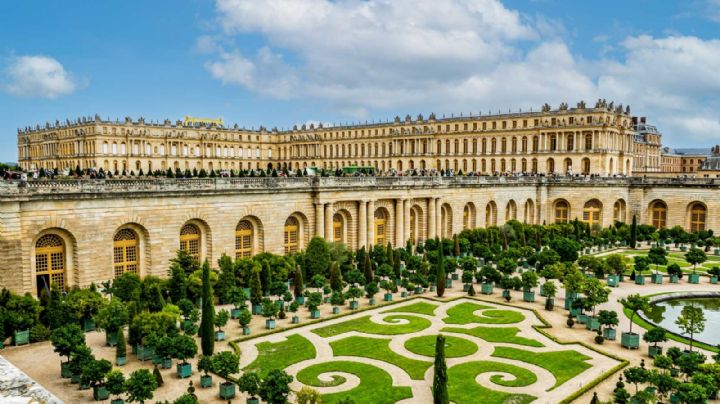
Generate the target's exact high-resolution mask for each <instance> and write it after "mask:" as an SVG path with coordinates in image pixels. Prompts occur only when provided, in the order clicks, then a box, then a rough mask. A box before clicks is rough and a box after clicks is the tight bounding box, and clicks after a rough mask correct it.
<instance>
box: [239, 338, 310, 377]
mask: <svg viewBox="0 0 720 404" xmlns="http://www.w3.org/2000/svg"><path fill="white" fill-rule="evenodd" d="M256 346H257V349H258V357H257V358H256V359H255V360H254V361H252V363H250V364H249V365H247V366H246V367H245V369H244V370H252V371H257V372H259V373H260V374H261V375H262V376H264V375H265V374H266V373H267V372H269V371H270V370H272V369H285V368H286V367H288V366H290V365H292V364H294V363H298V362H302V361H304V360H308V359H313V358H315V354H316V352H315V346H314V345H313V344H312V343H311V342H310V341H308V340H307V339H306V338H304V337H303V336H301V335H297V334H293V335H290V336H288V337H287V339H286V340H285V341H282V342H277V343H274V344H273V343H271V342H261V343H259V344H257V345H256Z"/></svg>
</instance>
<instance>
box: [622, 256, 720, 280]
mask: <svg viewBox="0 0 720 404" xmlns="http://www.w3.org/2000/svg"><path fill="white" fill-rule="evenodd" d="M620 254H622V255H625V256H627V257H630V258H634V257H637V256H647V251H643V250H638V251H623V252H621V253H620ZM706 254H708V256H707V258H708V259H707V261H705V262H703V263H702V264H698V266H697V272H705V271H707V270H709V269H712V268H713V267H714V266H720V257H718V256H715V255H710V254H712V253H706ZM666 258H667V260H668V265H670V264H677V265H678V266H679V267H680V268H681V269H682V271H683V272H684V273H692V265H691V264H688V262H687V261H685V253H675V252H673V253H670V254H669V255H668V256H667V257H666ZM627 267H628V271H627V272H628V273H630V272H632V270H633V263H632V262H630V263H628V265H627ZM650 269H651V270H652V271H654V270H655V265H650ZM658 271H660V272H667V266H666V265H658ZM648 273H649V272H648ZM645 274H647V273H645Z"/></svg>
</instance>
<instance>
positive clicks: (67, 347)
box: [50, 324, 85, 379]
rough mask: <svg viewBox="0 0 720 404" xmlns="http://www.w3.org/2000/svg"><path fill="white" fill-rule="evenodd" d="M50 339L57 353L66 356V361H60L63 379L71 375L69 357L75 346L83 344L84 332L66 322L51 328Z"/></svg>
mask: <svg viewBox="0 0 720 404" xmlns="http://www.w3.org/2000/svg"><path fill="white" fill-rule="evenodd" d="M50 341H51V342H52V345H53V347H55V352H57V354H58V355H60V356H66V357H67V358H68V360H67V362H62V361H60V376H61V377H62V378H65V379H67V378H69V377H71V376H72V371H71V370H70V358H71V355H72V353H73V352H74V351H75V349H76V348H77V347H80V346H84V345H85V334H84V333H83V331H82V329H80V327H79V326H77V325H75V324H66V325H64V326H62V327H60V328H56V329H55V330H53V332H52V334H50Z"/></svg>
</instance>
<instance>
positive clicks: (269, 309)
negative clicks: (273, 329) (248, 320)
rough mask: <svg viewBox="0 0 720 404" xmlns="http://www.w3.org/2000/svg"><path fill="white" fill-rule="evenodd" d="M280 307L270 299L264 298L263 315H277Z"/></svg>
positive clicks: (271, 316)
mask: <svg viewBox="0 0 720 404" xmlns="http://www.w3.org/2000/svg"><path fill="white" fill-rule="evenodd" d="M278 311H279V307H278V306H277V305H276V304H275V303H273V302H272V301H271V300H270V299H263V301H262V314H263V317H266V318H269V319H272V318H273V317H275V316H277V314H278Z"/></svg>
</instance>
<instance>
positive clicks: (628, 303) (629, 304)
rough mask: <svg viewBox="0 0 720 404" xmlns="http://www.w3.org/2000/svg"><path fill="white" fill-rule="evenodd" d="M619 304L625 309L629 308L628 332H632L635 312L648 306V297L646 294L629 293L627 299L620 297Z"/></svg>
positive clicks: (644, 309)
mask: <svg viewBox="0 0 720 404" xmlns="http://www.w3.org/2000/svg"><path fill="white" fill-rule="evenodd" d="M619 302H620V304H622V305H623V307H625V308H626V309H628V310H630V311H631V312H632V314H631V315H630V331H629V332H630V334H632V326H633V319H634V318H635V315H637V312H638V311H640V310H642V311H646V310H647V309H648V308H649V307H650V299H649V298H648V297H647V296H640V295H639V294H634V295H630V296H628V297H627V299H620V300H619Z"/></svg>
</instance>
